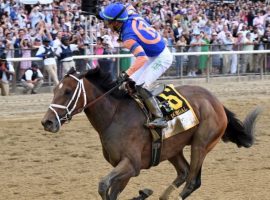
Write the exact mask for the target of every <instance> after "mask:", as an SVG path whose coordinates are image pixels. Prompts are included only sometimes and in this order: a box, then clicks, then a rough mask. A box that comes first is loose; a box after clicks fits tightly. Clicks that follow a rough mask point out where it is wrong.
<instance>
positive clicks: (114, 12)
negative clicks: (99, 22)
mask: <svg viewBox="0 0 270 200" xmlns="http://www.w3.org/2000/svg"><path fill="white" fill-rule="evenodd" d="M99 16H100V17H101V18H102V19H103V20H106V21H119V22H125V21H126V20H127V19H128V12H127V10H126V7H125V6H124V5H123V4H122V3H112V4H110V5H108V6H107V7H105V9H104V10H103V11H100V12H99Z"/></svg>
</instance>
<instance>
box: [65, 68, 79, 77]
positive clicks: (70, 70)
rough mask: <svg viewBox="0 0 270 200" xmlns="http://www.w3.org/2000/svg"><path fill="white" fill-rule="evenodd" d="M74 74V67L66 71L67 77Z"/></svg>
mask: <svg viewBox="0 0 270 200" xmlns="http://www.w3.org/2000/svg"><path fill="white" fill-rule="evenodd" d="M76 72H77V71H76V69H75V68H74V67H71V68H70V69H69V70H68V72H67V75H69V74H75V73H76Z"/></svg>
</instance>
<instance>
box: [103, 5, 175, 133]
mask: <svg viewBox="0 0 270 200" xmlns="http://www.w3.org/2000/svg"><path fill="white" fill-rule="evenodd" d="M128 7H129V6H128ZM130 11H131V10H130V8H127V7H125V6H124V5H123V4H122V3H112V4H110V5H108V6H107V7H105V9H104V10H103V11H100V13H99V16H100V18H102V19H103V20H104V22H105V24H106V25H107V26H108V27H109V28H110V29H112V30H113V31H117V32H118V33H119V39H120V40H121V41H122V42H123V45H124V47H125V48H127V49H129V50H130V52H131V53H132V54H133V55H134V56H135V58H136V59H135V62H134V63H133V64H132V66H131V67H130V68H129V69H128V70H127V71H126V72H123V73H122V74H121V75H120V77H119V78H118V79H121V81H125V82H124V83H125V86H126V87H129V84H130V83H131V82H130V81H128V80H130V79H132V80H133V81H134V82H135V83H136V91H137V93H138V94H139V95H140V96H141V97H142V98H143V100H144V101H145V104H146V106H147V107H148V109H149V110H150V112H151V113H152V114H153V115H154V116H155V120H154V121H152V122H150V123H149V124H147V125H148V127H149V128H153V127H157V128H165V127H167V126H168V125H167V122H166V120H165V119H164V118H163V114H162V112H161V110H160V108H159V104H158V102H157V100H156V98H155V97H154V96H153V95H152V94H151V92H149V91H148V90H147V89H146V88H148V87H149V86H150V85H151V84H152V83H153V82H154V81H156V80H157V79H158V78H159V77H160V76H161V75H162V74H163V73H164V72H165V71H166V70H167V69H168V68H169V67H170V66H171V64H172V61H173V56H172V54H171V52H170V51H169V49H168V48H167V47H166V44H165V42H164V40H163V38H162V37H161V35H160V34H159V33H158V32H157V31H156V30H155V29H154V28H153V27H151V26H150V25H149V24H148V23H147V22H146V21H145V20H144V19H143V18H142V17H141V16H140V15H139V14H137V13H135V12H134V10H133V12H130ZM142 85H143V86H144V87H142ZM145 87H146V88H145Z"/></svg>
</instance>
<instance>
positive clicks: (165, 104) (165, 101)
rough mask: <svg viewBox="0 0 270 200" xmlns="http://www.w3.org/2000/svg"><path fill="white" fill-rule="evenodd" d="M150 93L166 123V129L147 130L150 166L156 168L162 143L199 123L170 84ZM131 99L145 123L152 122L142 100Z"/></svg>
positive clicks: (134, 96) (150, 115)
mask: <svg viewBox="0 0 270 200" xmlns="http://www.w3.org/2000/svg"><path fill="white" fill-rule="evenodd" d="M150 92H151V93H152V95H154V96H155V97H156V99H157V100H158V102H159V105H160V109H161V111H162V113H163V116H164V118H165V119H166V121H167V123H168V127H166V128H163V129H160V128H156V129H152V128H151V129H149V130H150V132H151V135H152V159H151V160H152V161H151V165H152V166H156V165H158V164H159V160H160V153H161V148H162V143H163V141H164V140H165V139H167V138H169V137H172V136H173V135H176V134H179V133H182V132H184V131H186V130H188V129H190V128H192V127H194V126H196V125H197V124H199V121H198V118H197V117H196V115H195V113H194V111H193V109H192V107H191V106H190V104H189V102H188V101H187V100H186V98H185V97H183V96H182V95H181V94H180V93H179V92H178V91H177V90H176V89H175V88H174V86H173V85H172V84H169V85H159V86H157V87H156V88H154V89H153V90H151V91H150ZM132 97H133V98H134V100H135V101H136V102H137V103H138V105H139V106H140V108H141V109H142V111H143V112H144V114H145V115H146V117H147V122H146V123H148V122H149V121H151V120H153V119H152V114H151V113H150V112H149V110H148V109H147V107H146V105H145V104H144V102H143V100H142V99H141V98H140V97H139V96H137V95H132Z"/></svg>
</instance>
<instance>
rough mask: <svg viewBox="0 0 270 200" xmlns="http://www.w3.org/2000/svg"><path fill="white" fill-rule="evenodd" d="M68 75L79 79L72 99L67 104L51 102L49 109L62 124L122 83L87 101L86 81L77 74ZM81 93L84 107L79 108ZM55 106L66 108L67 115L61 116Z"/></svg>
mask: <svg viewBox="0 0 270 200" xmlns="http://www.w3.org/2000/svg"><path fill="white" fill-rule="evenodd" d="M68 76H70V77H72V78H73V79H75V80H76V81H77V86H76V89H75V91H74V93H73V96H72V98H71V99H70V101H69V102H68V104H67V106H63V105H59V104H50V106H49V109H50V110H52V111H53V112H54V114H55V116H56V118H57V121H58V123H59V125H60V126H61V121H65V122H69V121H70V120H71V119H72V116H73V115H75V114H77V113H80V112H82V111H83V110H84V109H86V108H88V107H90V106H92V105H94V104H95V103H96V102H97V101H99V100H100V99H102V98H103V97H105V96H106V95H108V94H110V93H111V92H113V91H114V90H115V89H116V88H118V87H119V86H120V85H121V84H122V83H118V84H116V85H115V86H114V87H112V88H111V89H110V90H109V91H107V92H106V93H104V94H102V95H101V96H99V97H97V98H96V99H94V100H93V101H91V102H89V103H87V99H86V92H85V87H84V82H83V79H78V78H77V77H76V76H74V75H72V74H69V75H68ZM81 94H83V107H81V108H77V109H76V107H77V103H78V101H79V98H80V97H81ZM73 101H74V104H73V107H72V108H70V106H71V104H72V103H73ZM55 108H60V109H64V110H66V115H65V116H64V117H61V118H60V116H59V114H58V113H57V111H56V110H55Z"/></svg>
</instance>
